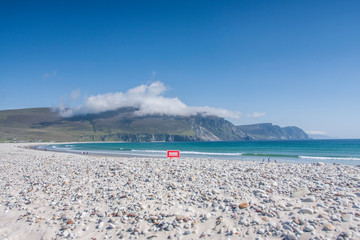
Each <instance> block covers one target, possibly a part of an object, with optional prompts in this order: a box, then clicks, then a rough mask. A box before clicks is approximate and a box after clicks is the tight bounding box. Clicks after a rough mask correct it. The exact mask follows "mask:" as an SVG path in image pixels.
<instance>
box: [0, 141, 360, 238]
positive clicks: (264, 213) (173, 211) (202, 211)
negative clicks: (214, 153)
mask: <svg viewBox="0 0 360 240" xmlns="http://www.w3.org/2000/svg"><path fill="white" fill-rule="evenodd" d="M26 145H27V146H34V145H40V144H39V143H34V144H32V143H21V144H18V143H2V144H0V163H1V164H0V187H1V189H2V191H1V193H0V194H1V195H0V236H1V237H2V238H4V239H6V238H7V239H9V240H13V239H14V240H15V239H25V238H26V239H40V238H41V237H42V238H44V239H64V238H69V239H91V238H96V239H104V238H110V237H111V238H112V239H119V238H120V239H135V238H136V239H166V238H169V239H197V238H204V239H239V238H240V239H256V238H259V239H284V238H286V239H308V238H314V239H316V237H318V238H319V239H337V238H338V237H339V236H341V237H342V238H343V239H346V238H354V239H356V238H360V210H359V208H360V190H359V189H360V177H359V176H360V168H359V167H358V166H354V165H332V164H324V163H312V164H292V163H276V164H275V163H273V162H271V163H262V162H251V161H232V160H218V159H187V158H184V159H182V158H181V159H166V158H161V159H160V158H148V157H136V158H129V157H118V156H117V157H111V156H95V155H82V154H72V153H66V152H65V153H64V152H56V151H55V152H54V151H34V150H31V149H27V148H24V146H26ZM41 145H46V143H42V144H41Z"/></svg>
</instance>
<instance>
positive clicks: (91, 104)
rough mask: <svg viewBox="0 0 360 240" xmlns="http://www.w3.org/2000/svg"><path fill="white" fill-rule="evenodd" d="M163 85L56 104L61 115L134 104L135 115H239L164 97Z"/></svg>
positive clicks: (81, 113) (99, 110)
mask: <svg viewBox="0 0 360 240" xmlns="http://www.w3.org/2000/svg"><path fill="white" fill-rule="evenodd" d="M166 90H167V88H166V86H165V85H164V83H162V82H160V81H155V82H153V83H151V84H142V85H140V86H137V87H134V88H131V89H129V90H128V91H126V92H110V93H106V94H99V95H96V96H90V97H88V98H86V99H85V100H84V103H83V104H81V105H80V106H78V107H75V108H65V107H63V106H58V107H56V109H55V110H56V111H58V112H59V114H60V116H62V117H72V116H76V115H86V114H95V113H101V112H105V111H110V110H116V109H118V108H121V107H134V108H137V109H138V110H137V111H136V114H138V115H140V116H142V115H154V114H160V115H172V116H191V115H196V114H198V113H201V114H204V115H216V116H219V117H224V118H240V116H241V112H238V111H229V110H226V109H223V108H213V107H208V106H203V107H196V106H188V105H186V104H185V103H183V102H182V101H181V100H180V99H178V98H169V97H164V96H163V94H164V93H165V92H166Z"/></svg>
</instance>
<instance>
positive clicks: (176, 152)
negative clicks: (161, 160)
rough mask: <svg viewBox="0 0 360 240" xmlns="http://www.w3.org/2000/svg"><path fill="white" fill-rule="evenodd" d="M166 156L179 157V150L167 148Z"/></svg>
mask: <svg viewBox="0 0 360 240" xmlns="http://www.w3.org/2000/svg"><path fill="white" fill-rule="evenodd" d="M167 157H168V158H179V157H180V151H172V150H168V151H167Z"/></svg>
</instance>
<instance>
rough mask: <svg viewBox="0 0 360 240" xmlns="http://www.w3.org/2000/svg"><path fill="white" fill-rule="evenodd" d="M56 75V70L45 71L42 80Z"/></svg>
mask: <svg viewBox="0 0 360 240" xmlns="http://www.w3.org/2000/svg"><path fill="white" fill-rule="evenodd" d="M55 76H56V71H53V72H52V73H45V74H44V75H43V79H44V80H47V79H49V78H51V77H55Z"/></svg>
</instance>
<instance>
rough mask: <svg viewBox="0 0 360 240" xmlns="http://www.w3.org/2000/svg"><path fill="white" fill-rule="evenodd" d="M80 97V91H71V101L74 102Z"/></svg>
mask: <svg viewBox="0 0 360 240" xmlns="http://www.w3.org/2000/svg"><path fill="white" fill-rule="evenodd" d="M80 96H81V91H80V89H77V90H74V91H72V92H71V96H70V97H71V99H72V100H76V99H78V98H79V97H80Z"/></svg>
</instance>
